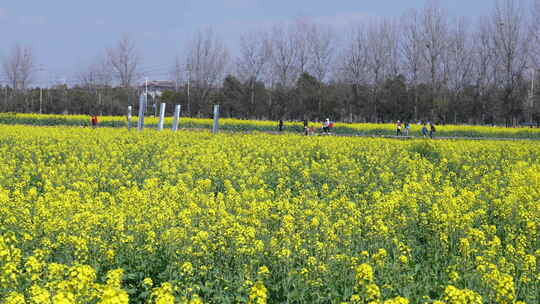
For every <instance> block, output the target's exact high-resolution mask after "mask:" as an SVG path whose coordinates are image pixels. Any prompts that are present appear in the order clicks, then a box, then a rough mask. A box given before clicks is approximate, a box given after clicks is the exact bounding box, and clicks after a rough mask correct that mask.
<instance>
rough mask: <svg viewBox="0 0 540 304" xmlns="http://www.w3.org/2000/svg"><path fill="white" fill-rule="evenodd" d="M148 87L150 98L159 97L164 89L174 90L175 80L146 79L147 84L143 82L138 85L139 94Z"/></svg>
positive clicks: (142, 93)
mask: <svg viewBox="0 0 540 304" xmlns="http://www.w3.org/2000/svg"><path fill="white" fill-rule="evenodd" d="M147 87H148V95H150V96H152V99H155V98H156V97H161V94H163V92H165V91H175V90H176V88H177V86H176V82H174V81H170V80H152V81H148V86H147V85H146V82H143V83H142V84H141V85H140V86H139V90H140V92H141V95H144V92H145V91H146V88H147Z"/></svg>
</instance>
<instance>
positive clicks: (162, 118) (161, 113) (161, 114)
mask: <svg viewBox="0 0 540 304" xmlns="http://www.w3.org/2000/svg"><path fill="white" fill-rule="evenodd" d="M164 122H165V103H164V102H162V103H161V107H160V108H159V124H158V131H162V130H163V123H164Z"/></svg>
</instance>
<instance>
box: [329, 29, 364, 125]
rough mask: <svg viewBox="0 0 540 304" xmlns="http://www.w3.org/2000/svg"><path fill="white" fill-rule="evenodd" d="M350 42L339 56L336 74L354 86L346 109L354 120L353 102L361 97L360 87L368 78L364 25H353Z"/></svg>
mask: <svg viewBox="0 0 540 304" xmlns="http://www.w3.org/2000/svg"><path fill="white" fill-rule="evenodd" d="M347 41H348V43H347V44H346V45H345V47H344V50H343V52H342V54H341V55H340V57H339V63H338V67H337V70H336V71H335V74H336V75H337V78H338V79H339V78H341V81H342V82H345V83H347V84H349V85H351V86H352V94H353V97H352V99H353V100H352V101H348V102H347V104H346V106H345V107H346V109H345V111H346V112H347V113H348V115H349V121H351V122H352V121H353V103H355V102H357V101H358V100H359V98H360V87H361V86H362V85H365V84H366V83H367V80H368V47H367V38H366V31H365V28H364V26H362V25H355V26H353V27H352V29H351V31H350V33H349V37H348V39H347Z"/></svg>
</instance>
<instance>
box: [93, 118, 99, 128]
mask: <svg viewBox="0 0 540 304" xmlns="http://www.w3.org/2000/svg"><path fill="white" fill-rule="evenodd" d="M97 124H98V120H97V116H96V115H92V128H95V127H97Z"/></svg>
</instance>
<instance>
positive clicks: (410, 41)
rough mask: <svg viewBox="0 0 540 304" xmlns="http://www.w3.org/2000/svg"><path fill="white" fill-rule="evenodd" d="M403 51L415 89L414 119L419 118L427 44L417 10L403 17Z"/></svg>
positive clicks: (410, 80)
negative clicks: (424, 56) (420, 92)
mask: <svg viewBox="0 0 540 304" xmlns="http://www.w3.org/2000/svg"><path fill="white" fill-rule="evenodd" d="M401 22H402V28H403V31H402V39H401V48H400V49H401V53H402V58H403V64H404V71H405V72H406V73H405V74H406V77H407V79H408V80H409V82H410V84H411V85H412V87H413V90H414V119H415V120H418V84H419V81H420V79H421V76H422V71H423V70H424V69H423V64H424V62H423V60H422V59H423V56H422V51H423V50H424V47H425V44H424V42H423V38H422V33H421V24H420V16H419V14H418V12H417V11H416V10H411V11H409V12H408V13H407V14H406V15H404V16H403V17H402V21H401Z"/></svg>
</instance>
